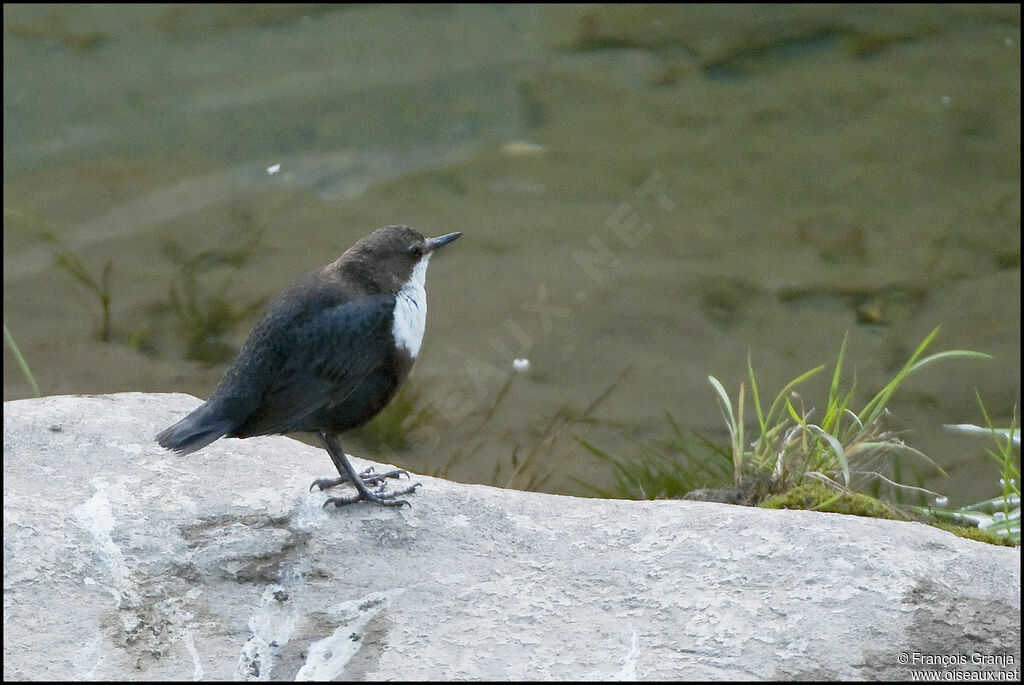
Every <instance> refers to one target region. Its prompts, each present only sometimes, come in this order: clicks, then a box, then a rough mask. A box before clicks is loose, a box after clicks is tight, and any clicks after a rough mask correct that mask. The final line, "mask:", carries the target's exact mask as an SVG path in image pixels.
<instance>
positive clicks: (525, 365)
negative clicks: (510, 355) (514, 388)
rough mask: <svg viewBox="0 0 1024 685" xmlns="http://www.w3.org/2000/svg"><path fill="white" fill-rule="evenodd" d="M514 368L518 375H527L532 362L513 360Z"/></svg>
mask: <svg viewBox="0 0 1024 685" xmlns="http://www.w3.org/2000/svg"><path fill="white" fill-rule="evenodd" d="M512 368H513V369H515V370H516V372H517V373H526V372H527V371H529V370H530V360H529V359H513V360H512Z"/></svg>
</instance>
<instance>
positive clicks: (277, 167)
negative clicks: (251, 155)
mask: <svg viewBox="0 0 1024 685" xmlns="http://www.w3.org/2000/svg"><path fill="white" fill-rule="evenodd" d="M280 170H281V165H280V164H271V165H270V166H268V167H267V174H269V175H270V176H273V175H274V174H276V173H277V172H278V171H280Z"/></svg>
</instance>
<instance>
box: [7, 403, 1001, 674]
mask: <svg viewBox="0 0 1024 685" xmlns="http://www.w3.org/2000/svg"><path fill="white" fill-rule="evenodd" d="M197 403H198V401H197V400H196V399H195V398H193V397H190V396H187V395H151V394H140V393H127V394H119V395H102V396H87V397H82V396H79V397H69V396H59V397H44V398H41V399H33V400H20V401H15V402H7V403H5V404H4V672H3V675H4V678H5V679H9V678H12V679H46V680H49V679H54V680H61V679H149V680H167V679H222V680H228V679H260V680H264V679H271V680H285V679H287V680H292V679H300V680H301V679H357V680H358V679H367V680H376V679H388V680H421V679H496V680H523V679H627V680H629V679H672V680H679V679H683V680H692V679H751V678H758V679H765V678H781V679H793V678H796V679H806V678H823V679H832V678H864V679H878V678H901V679H906V678H910V677H911V673H910V671H911V669H915V668H925V669H929V670H936V669H942V668H943V666H942V665H941V663H942V662H943V661H945V662H946V663H950V662H952V663H953V666H952V667H951V668H953V669H956V670H960V671H964V670H997V671H1004V672H1006V671H1011V672H1012V671H1014V670H1015V671H1016V677H1018V678H1019V675H1020V670H1019V668H1020V666H1019V664H1020V555H1019V550H1014V549H1007V548H998V547H992V546H989V545H985V544H982V543H978V542H972V541H968V540H963V539H959V538H956V537H954V536H952V535H950V534H948V533H945V532H942V531H939V530H936V529H934V528H930V527H927V526H924V525H920V524H912V523H901V522H894V521H881V520H869V519H862V518H856V517H849V516H840V515H833V514H818V513H813V512H803V511H767V510H758V509H751V508H746V507H739V506H730V505H724V504H714V503H705V502H685V501H656V502H632V501H615V500H589V499H576V498H570V497H560V496H554V495H545V494H536V493H529V492H516V491H507V490H500V489H497V488H492V487H485V486H479V485H461V484H458V483H452V482H447V481H444V480H439V479H435V478H428V477H416V479H417V480H419V481H421V482H422V483H423V488H421V489H420V490H419V491H418V492H417V493H416V494H415V495H413V496H411V497H410V500H411V502H412V505H413V506H412V508H411V509H410V508H401V509H389V508H384V507H378V506H371V505H366V504H358V505H354V506H349V507H346V508H342V509H339V510H334V509H332V510H323V509H322V508H321V506H320V505H321V503H322V502H323V500H324V499H325V498H326V496H327V495H326V494H323V493H320V492H314V493H309V492H307V488H308V487H309V484H310V482H311V481H312V479H313V478H316V477H321V476H328V475H332V469H333V467H332V465H331V463H330V460H329V458H328V457H327V455H326V454H325V453H324V451H323V450H320V449H317V448H314V447H310V446H307V445H305V444H302V443H300V442H297V441H293V440H290V439H287V438H283V437H274V438H256V439H250V440H246V441H244V442H243V441H238V440H221V441H218V442H216V443H214V444H213V445H211V446H210V447H208V448H206V449H204V450H202V451H201V452H198V453H195V454H192V455H188V456H187V457H176V456H174V455H172V454H170V453H167V452H165V451H163V450H161V449H160V448H159V447H158V446H157V445H156V444H155V443H154V442H153V436H154V435H155V434H156V433H157V432H158V431H159V430H160V429H162V428H164V427H166V426H167V425H170V423H172V422H173V421H175V420H176V419H177V418H179V417H180V416H182V415H183V414H184V413H185V412H186V411H188V410H189V409H191V408H193V407H194V406H196V404H197ZM354 464H355V465H356V467H357V468H363V467H364V466H366V465H367V463H366V462H364V461H363V460H359V459H356V460H354ZM378 468H380V467H379V466H378ZM903 655H909V656H908V657H905V656H903ZM975 655H980V656H978V657H976V656H975ZM904 659H909V660H910V663H909V664H907V663H906V661H905V660H904ZM977 659H984V660H987V661H989V662H990V663H988V664H987V665H979V664H976V663H974V661H976V660H977ZM925 662H930V663H925ZM964 662H965V663H964ZM993 662H994V663H993ZM1000 662H1001V663H1000ZM946 670H948V669H946Z"/></svg>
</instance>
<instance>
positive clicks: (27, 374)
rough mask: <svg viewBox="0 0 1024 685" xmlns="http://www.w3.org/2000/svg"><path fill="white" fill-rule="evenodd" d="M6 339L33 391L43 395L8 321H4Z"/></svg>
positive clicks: (40, 395) (39, 395) (37, 394)
mask: <svg viewBox="0 0 1024 685" xmlns="http://www.w3.org/2000/svg"><path fill="white" fill-rule="evenodd" d="M4 340H5V341H6V342H7V346H8V347H9V348H11V352H12V353H13V354H14V358H15V359H16V360H18V366H19V367H21V372H22V373H23V374H25V378H26V379H27V380H28V383H29V385H31V386H32V392H33V393H35V396H36V397H42V393H41V392H39V386H38V385H36V379H35V376H33V375H32V370H31V369H30V368H28V362H26V361H25V358H24V357H22V356H21V350H19V349H18V345H17V344H15V342H14V336H13V335H11V332H10V331H9V330H7V323H6V322H4Z"/></svg>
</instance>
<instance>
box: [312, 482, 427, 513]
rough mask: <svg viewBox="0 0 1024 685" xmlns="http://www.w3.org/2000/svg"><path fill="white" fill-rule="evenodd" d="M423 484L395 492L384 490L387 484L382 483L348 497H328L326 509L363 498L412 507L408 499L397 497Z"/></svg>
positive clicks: (388, 504) (394, 505)
mask: <svg viewBox="0 0 1024 685" xmlns="http://www.w3.org/2000/svg"><path fill="white" fill-rule="evenodd" d="M421 486H422V484H421V483H413V484H412V485H410V486H408V487H405V488H402V489H401V490H395V491H394V492H384V490H385V487H386V486H385V484H384V483H381V484H380V486H379V487H378V488H377V489H376V491H370V490H365V491H363V490H360V491H359V492H356V493H355V494H354V495H349V496H348V497H328V498H327V499H326V500H325V501H324V509H326V508H327V507H328V506H330V505H332V504H333V505H334V506H335V507H341V506H344V505H346V504H355V503H356V502H360V501H362V500H366V501H368V502H376V503H377V504H382V505H384V506H386V507H400V506H402V505H403V504H405V505H407V506H409V507H410V508H411V507H412V505H411V504H409V502H408V501H407V500H404V499H396V498H397V497H398V496H399V495H408V494H410V493H412V492H415V490H416V488H418V487H421Z"/></svg>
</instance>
